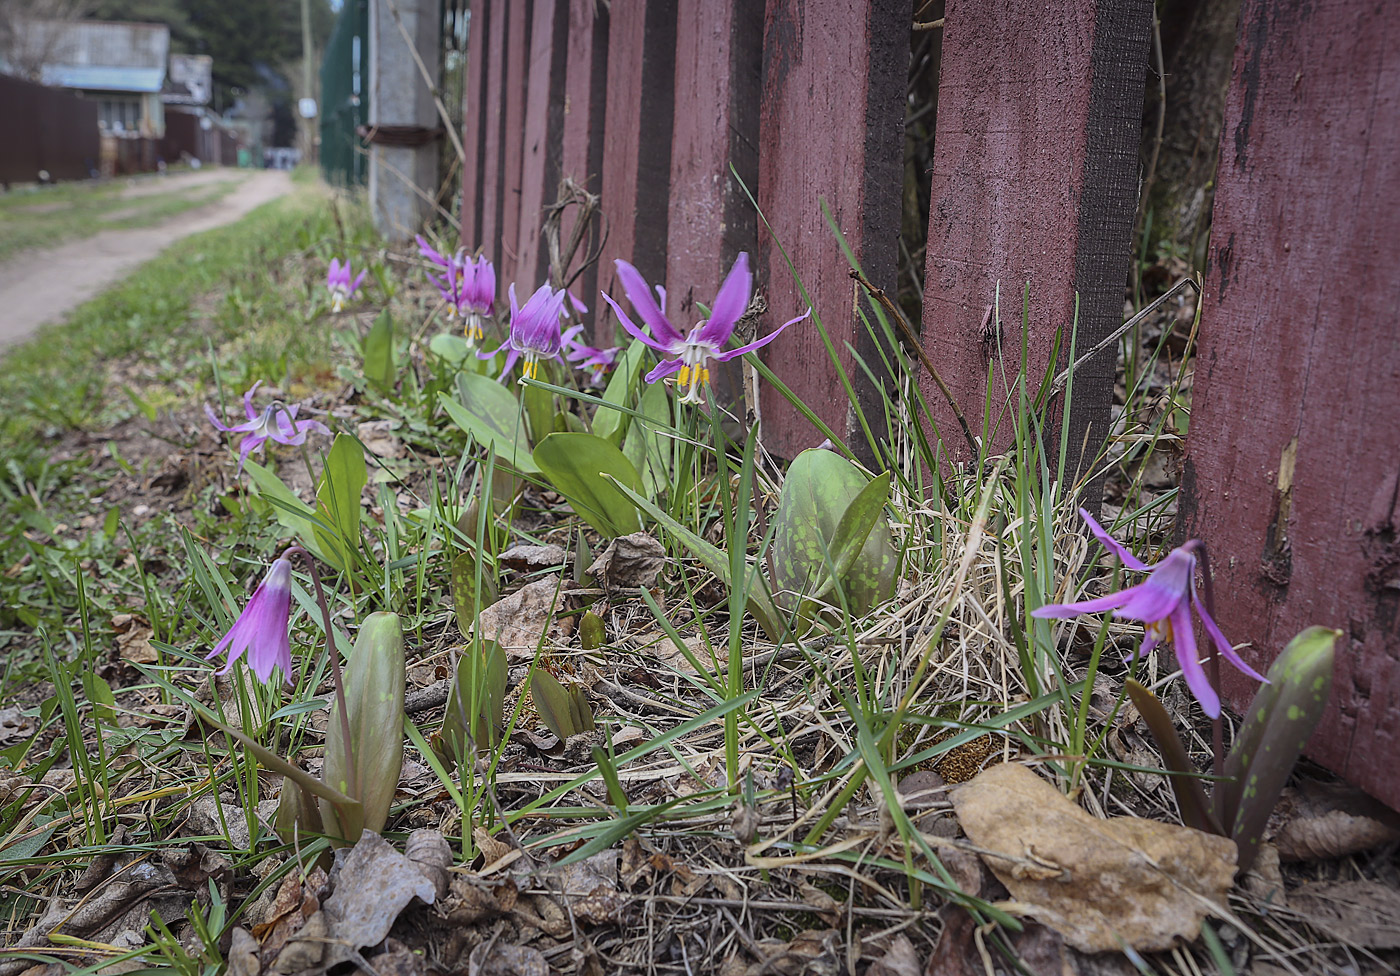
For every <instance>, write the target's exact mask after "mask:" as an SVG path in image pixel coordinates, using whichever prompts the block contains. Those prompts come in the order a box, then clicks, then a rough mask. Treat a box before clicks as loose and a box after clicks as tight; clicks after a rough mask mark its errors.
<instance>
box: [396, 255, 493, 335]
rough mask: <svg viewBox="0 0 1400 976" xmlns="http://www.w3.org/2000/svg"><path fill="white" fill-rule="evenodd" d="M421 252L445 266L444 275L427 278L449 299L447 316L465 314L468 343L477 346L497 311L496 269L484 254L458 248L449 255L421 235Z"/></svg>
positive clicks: (464, 326) (430, 275)
mask: <svg viewBox="0 0 1400 976" xmlns="http://www.w3.org/2000/svg"><path fill="white" fill-rule="evenodd" d="M415 240H417V241H418V253H420V254H422V255H423V256H424V257H425V258H427V259H428V260H429V261H431V262H433V264H436V265H437V266H438V267H440V268H442V269H443V274H441V275H435V274H433V273H432V272H429V273H428V280H429V281H431V282H432V283H433V284H434V285H436V286H437V290H438V292H439V293H440V294H441V295H442V298H443V301H445V302H447V317H448V318H450V319H451V318H456V317H457V316H459V315H460V316H461V317H462V326H463V331H464V332H465V334H466V338H467V345H468V346H475V345H476V344H477V343H478V342H480V341H481V339H482V337H483V336H484V335H485V332H484V330H483V328H482V324H483V322H484V320H485V319H488V318H490V317H491V316H492V315H494V314H495V313H496V269H495V268H494V267H493V266H492V265H491V262H490V261H488V260H487V259H486V258H485V257H481V258H477V259H472V258H469V257H467V256H466V252H465V251H464V250H463V249H461V248H458V249H457V253H456V254H454V255H453V256H452V257H447V256H446V255H444V254H442V252H440V251H438V250H437V249H436V248H434V247H433V246H432V245H431V244H429V243H428V242H427V241H426V240H425V239H424V238H423V235H421V234H419V235H418V236H417V237H416V238H415Z"/></svg>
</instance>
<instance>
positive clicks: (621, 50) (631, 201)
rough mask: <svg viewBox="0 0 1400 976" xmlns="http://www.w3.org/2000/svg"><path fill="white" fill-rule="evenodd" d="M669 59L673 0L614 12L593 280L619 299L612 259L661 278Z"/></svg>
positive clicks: (670, 104)
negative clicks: (601, 232)
mask: <svg viewBox="0 0 1400 976" xmlns="http://www.w3.org/2000/svg"><path fill="white" fill-rule="evenodd" d="M675 58H676V0H635V2H634V3H631V4H629V5H628V7H627V9H626V10H625V11H624V10H623V9H622V8H621V6H619V7H618V9H616V10H614V11H613V13H612V17H611V25H610V30H609V36H608V92H607V109H606V120H607V121H606V135H605V139H606V143H607V150H606V152H605V153H604V155H603V172H602V197H603V213H604V214H605V215H606V218H607V230H608V237H607V241H606V243H605V245H604V247H603V255H602V260H601V262H600V263H599V267H598V284H599V287H600V288H602V289H603V290H604V291H606V292H608V294H610V295H612V296H614V297H615V298H618V299H619V300H621V296H622V287H621V284H620V283H619V282H618V281H617V270H616V267H615V265H614V263H613V262H614V260H615V259H616V258H623V259H625V260H627V261H630V262H632V263H633V264H634V265H636V266H637V270H638V271H640V272H641V273H642V275H643V276H644V277H645V278H646V279H647V280H648V281H650V282H656V283H660V282H663V281H664V280H665V275H666V243H667V241H666V238H667V217H668V212H669V208H670V201H669V197H668V191H669V188H670V177H671V119H672V112H673V109H674V100H673V90H674V86H675V75H676V69H675ZM593 299H594V301H592V302H588V304H589V305H590V306H592V305H593V304H595V303H596V301H599V299H598V298H597V295H596V293H595V294H594V295H593ZM585 301H587V299H585ZM604 321H605V319H604V318H603V317H601V316H600V317H599V319H598V322H599V323H600V326H599V328H598V335H599V337H600V338H603V339H606V338H607V337H608V336H609V335H611V331H612V326H611V323H609V324H607V325H602V324H601V323H603V322H604Z"/></svg>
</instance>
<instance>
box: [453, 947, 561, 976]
mask: <svg viewBox="0 0 1400 976" xmlns="http://www.w3.org/2000/svg"><path fill="white" fill-rule="evenodd" d="M467 976H549V963H548V962H546V961H545V958H544V953H542V952H540V950H538V949H532V948H531V947H530V946H518V945H501V944H499V943H496V942H494V941H493V942H483V943H482V944H481V945H479V946H477V947H476V948H475V949H473V950H472V954H471V955H470V956H468V957H467Z"/></svg>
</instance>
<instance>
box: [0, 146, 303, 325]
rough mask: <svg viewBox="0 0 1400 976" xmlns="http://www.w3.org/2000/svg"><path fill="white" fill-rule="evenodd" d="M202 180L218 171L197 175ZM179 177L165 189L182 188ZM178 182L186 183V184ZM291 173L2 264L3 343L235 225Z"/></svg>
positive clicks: (267, 173) (265, 175) (281, 189)
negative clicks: (164, 254)
mask: <svg viewBox="0 0 1400 976" xmlns="http://www.w3.org/2000/svg"><path fill="white" fill-rule="evenodd" d="M196 175H197V176H198V177H199V180H198V182H200V183H203V182H208V181H209V180H210V179H211V176H206V175H204V174H196ZM176 188H177V184H176V183H175V182H174V180H173V179H172V181H171V182H170V183H168V184H165V185H164V186H162V187H160V189H162V190H172V191H173V190H175V189H176ZM179 188H181V189H183V188H185V185H184V184H183V183H181V184H179ZM291 188H292V182H291V178H290V176H289V175H288V174H287V173H286V172H284V171H279V170H260V171H256V172H254V173H253V174H252V175H251V177H250V178H248V179H247V180H245V181H244V182H243V184H242V185H241V186H239V187H238V188H237V189H236V190H234V191H233V192H232V193H230V194H229V195H228V196H226V197H224V198H222V199H220V200H217V201H215V202H213V203H211V204H209V205H208V206H204V207H196V208H195V209H193V210H188V211H186V212H184V213H181V214H178V215H177V216H175V217H172V218H171V219H170V220H167V221H164V222H162V223H160V224H156V225H155V226H152V227H142V228H137V229H132V230H104V231H100V232H99V233H96V234H94V235H92V236H91V237H87V238H84V239H83V240H79V241H72V242H70V243H67V244H64V245H62V246H60V247H55V248H46V249H42V250H34V251H28V252H25V253H22V254H20V255H18V256H17V257H15V258H14V259H13V260H10V261H7V262H5V263H4V264H0V309H4V314H3V315H0V346H4V345H8V344H10V343H13V342H17V341H19V340H22V339H24V338H26V337H27V336H29V335H30V334H32V333H33V332H34V331H35V330H36V329H38V328H39V327H40V326H41V325H44V324H46V323H48V322H54V321H57V320H59V319H61V318H62V317H63V316H64V315H66V314H67V313H68V312H70V311H72V310H73V309H74V308H76V307H77V306H78V305H80V304H82V303H83V302H85V301H87V300H88V299H90V298H92V297H93V296H94V295H96V294H97V293H98V292H100V291H101V290H102V289H103V288H106V287H107V286H108V285H110V284H112V283H113V282H114V281H116V280H117V279H118V278H120V277H121V276H122V275H123V274H125V273H126V272H128V271H130V270H131V269H132V268H135V267H136V266H137V265H139V264H141V263H143V262H145V261H147V260H149V259H151V258H153V257H155V256H156V255H157V254H159V253H160V252H161V251H163V250H165V249H166V248H167V247H169V246H170V245H172V244H174V243H175V242H177V241H179V240H180V239H182V238H184V237H188V236H189V235H190V234H197V233H199V232H201V231H206V230H212V229H214V228H215V227H222V226H223V225H225V224H229V223H232V222H233V221H235V220H237V219H238V218H240V217H242V216H243V215H244V214H246V213H248V212H249V211H250V210H253V209H254V208H255V207H258V206H261V205H262V204H264V203H267V202H269V201H271V200H275V199H277V198H278V197H280V196H283V195H284V194H286V193H288V192H290V190H291Z"/></svg>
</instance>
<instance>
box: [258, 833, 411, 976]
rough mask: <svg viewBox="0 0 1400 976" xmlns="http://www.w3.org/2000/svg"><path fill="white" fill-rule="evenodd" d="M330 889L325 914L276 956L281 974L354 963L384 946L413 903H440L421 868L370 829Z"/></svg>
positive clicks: (333, 878)
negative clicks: (360, 955) (370, 949)
mask: <svg viewBox="0 0 1400 976" xmlns="http://www.w3.org/2000/svg"><path fill="white" fill-rule="evenodd" d="M330 885H331V888H332V889H333V890H332V891H331V894H330V896H329V897H327V898H326V900H325V902H324V903H323V904H322V905H321V910H320V911H318V912H316V913H315V914H314V915H311V916H310V917H309V918H307V920H306V923H305V924H304V925H303V926H302V927H301V929H300V931H298V932H297V934H296V937H295V938H294V939H292V940H290V941H289V942H288V943H287V944H286V946H285V947H284V948H283V949H282V951H281V953H280V954H279V955H278V956H277V962H276V965H275V967H274V968H275V969H277V971H278V972H283V973H292V972H300V971H301V970H303V969H310V968H313V967H316V966H324V967H325V968H327V969H329V968H331V967H332V966H334V965H336V964H338V963H340V962H342V961H346V960H351V959H354V958H356V956H357V954H358V953H357V952H356V950H358V949H360V948H362V947H364V946H372V945H378V944H379V943H380V942H383V941H384V937H385V936H387V935H388V934H389V929H390V928H392V927H393V924H394V921H395V920H396V919H397V918H398V917H399V914H400V913H401V912H402V911H403V910H404V909H405V908H407V907H408V904H409V902H411V901H413V899H414V898H417V899H418V900H420V901H422V902H423V903H424V904H427V905H431V904H433V903H434V902H435V901H436V900H437V892H436V890H435V889H434V887H433V882H432V881H430V880H429V879H428V878H427V877H425V876H424V874H423V871H422V870H421V868H420V867H419V866H418V865H417V864H416V863H414V862H413V861H411V860H409V859H408V858H407V857H405V856H404V855H402V854H400V853H399V852H398V851H396V850H394V848H393V847H391V846H390V845H389V842H388V841H386V840H385V839H384V838H383V837H380V836H379V835H378V834H376V833H374V832H372V831H369V830H366V831H365V832H364V833H363V834H362V835H361V836H360V840H359V842H358V843H357V844H356V845H355V846H354V847H353V848H351V850H350V853H349V854H348V855H346V856H345V859H344V860H343V861H340V860H338V861H337V862H336V866H335V867H334V868H333V869H332V871H331V880H330ZM307 960H310V961H309V962H308V961H307Z"/></svg>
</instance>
